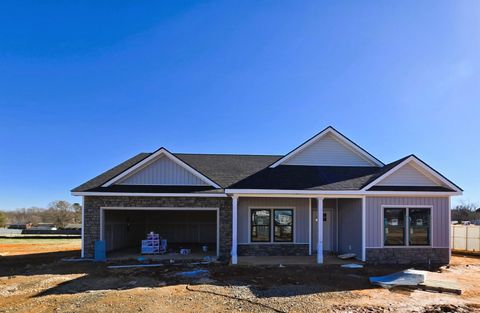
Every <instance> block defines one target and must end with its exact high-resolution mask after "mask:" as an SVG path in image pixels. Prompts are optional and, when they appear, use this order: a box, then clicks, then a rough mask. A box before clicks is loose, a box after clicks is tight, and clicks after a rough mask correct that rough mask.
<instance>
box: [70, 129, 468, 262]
mask: <svg viewBox="0 0 480 313" xmlns="http://www.w3.org/2000/svg"><path fill="white" fill-rule="evenodd" d="M72 194H73V195H75V196H82V197H83V211H82V224H83V225H84V227H83V229H82V238H83V239H82V256H83V257H92V255H93V253H94V241H95V240H97V239H101V240H105V242H106V246H107V251H108V253H110V252H113V251H121V250H122V249H128V248H129V247H136V248H135V249H137V248H138V246H139V242H140V240H141V239H142V238H144V236H145V234H146V233H147V232H149V231H155V232H158V233H160V236H162V237H164V238H168V241H169V244H179V245H187V244H190V245H192V244H193V245H199V244H208V245H209V246H210V247H212V250H213V251H214V253H216V254H217V256H219V257H221V258H230V260H231V263H232V264H237V262H239V259H240V260H241V258H242V257H243V256H309V255H311V256H312V258H315V259H316V262H318V263H323V262H324V255H327V254H328V255H330V254H336V253H355V254H356V256H357V258H358V259H360V260H363V261H366V262H372V263H424V262H425V263H426V262H430V263H448V262H449V259H450V248H449V231H450V226H449V225H450V198H451V197H452V196H456V195H461V194H462V189H460V188H459V187H458V186H457V185H455V184H454V183H453V182H451V181H450V180H448V179H447V178H446V177H444V176H443V175H441V174H440V173H439V172H438V171H436V170H434V169H433V168H432V167H430V166H429V165H428V164H426V163H425V162H424V161H422V160H420V159H419V158H418V157H416V156H415V155H408V156H405V157H403V158H401V159H399V160H397V161H394V162H391V163H388V164H384V163H383V162H381V161H380V160H379V159H377V158H376V157H374V156H373V155H371V154H370V153H368V152H367V151H366V150H364V149H363V148H361V147H360V146H359V145H357V144H355V143H354V142H352V141H351V140H350V139H348V138H347V137H345V136H344V135H342V134H341V133H340V132H338V131H337V130H335V129H334V128H333V127H327V128H326V129H324V130H323V131H321V132H320V133H318V134H317V135H315V136H313V137H312V138H310V139H309V140H307V141H306V142H304V143H302V144H301V145H300V146H298V147H297V148H295V149H293V150H292V151H290V152H289V153H287V154H285V155H230V154H223V155H222V154H186V153H172V152H170V151H168V150H167V149H165V148H160V149H158V150H157V151H155V152H153V153H140V154H138V155H136V156H134V157H132V158H131V159H129V160H126V161H125V162H123V163H121V164H119V165H117V166H115V167H113V168H112V169H110V170H108V171H106V172H104V173H102V174H100V175H99V176H97V177H95V178H93V179H91V180H89V181H87V182H86V183H84V184H82V185H80V186H79V187H77V188H75V189H73V190H72ZM319 216H320V217H322V218H318V217H319ZM213 247H215V248H213Z"/></svg>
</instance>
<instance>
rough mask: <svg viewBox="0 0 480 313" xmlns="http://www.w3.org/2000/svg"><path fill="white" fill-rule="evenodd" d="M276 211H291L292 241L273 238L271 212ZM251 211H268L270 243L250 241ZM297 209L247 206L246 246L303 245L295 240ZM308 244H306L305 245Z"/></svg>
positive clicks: (273, 229)
mask: <svg viewBox="0 0 480 313" xmlns="http://www.w3.org/2000/svg"><path fill="white" fill-rule="evenodd" d="M275 209H278V210H283V209H285V210H293V234H292V237H293V238H292V241H275V239H274V236H275V225H274V218H275V217H274V214H273V210H275ZM252 210H270V212H271V213H270V241H260V242H259V241H252ZM296 210H297V208H296V207H294V206H286V207H282V206H249V207H248V243H247V244H255V245H256V244H259V245H265V244H267V245H271V244H275V245H284V244H289V245H291V244H304V243H297V242H296V240H297V238H296V235H295V233H296V230H297V227H296V225H295V224H296V223H297V212H296ZM307 244H308V243H307Z"/></svg>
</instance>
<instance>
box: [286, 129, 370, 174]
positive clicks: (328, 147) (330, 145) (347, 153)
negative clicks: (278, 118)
mask: <svg viewBox="0 0 480 313" xmlns="http://www.w3.org/2000/svg"><path fill="white" fill-rule="evenodd" d="M283 164H284V165H316V166H322V165H323V166H375V164H373V163H372V162H371V161H369V160H366V159H365V158H362V157H361V156H360V155H359V154H358V153H357V152H355V151H353V150H352V149H350V148H348V147H346V146H345V145H344V144H342V143H340V141H338V140H337V139H335V137H334V136H333V135H332V134H328V135H325V136H324V137H321V138H319V139H318V140H317V141H316V142H314V143H312V144H311V145H309V146H308V147H306V148H305V149H303V150H302V151H300V152H298V153H297V154H296V155H294V156H292V157H291V158H290V159H288V160H286V161H285V162H284V163H283Z"/></svg>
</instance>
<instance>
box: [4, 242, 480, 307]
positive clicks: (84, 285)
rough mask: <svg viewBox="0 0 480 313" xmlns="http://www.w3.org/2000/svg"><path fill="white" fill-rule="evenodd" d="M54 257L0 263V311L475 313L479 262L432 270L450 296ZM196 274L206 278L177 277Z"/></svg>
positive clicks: (277, 274) (209, 268)
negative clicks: (447, 283)
mask: <svg viewBox="0 0 480 313" xmlns="http://www.w3.org/2000/svg"><path fill="white" fill-rule="evenodd" d="M60 246H61V245H59V247H60ZM4 249H6V248H5V244H2V245H0V252H2V253H6V252H9V251H5V250H4ZM15 249H17V248H15ZM37 249H40V250H41V251H43V250H42V248H37ZM37 249H36V250H35V251H39V250H37ZM61 250H62V251H57V252H53V251H52V250H49V249H47V250H45V251H48V252H42V253H37V254H30V255H25V254H23V255H13V253H12V254H9V255H7V256H2V257H0V312H206V311H209V312H239V311H245V312H475V311H479V312H480V258H474V257H463V256H455V257H454V258H453V260H452V264H451V266H450V267H448V268H442V269H437V271H436V272H434V271H433V270H434V269H432V273H431V275H434V276H435V278H436V279H446V280H451V281H456V282H457V283H458V285H459V286H460V287H461V288H462V289H463V294H462V295H460V296H458V295H454V294H448V293H433V292H426V291H420V290H406V289H394V290H386V289H381V288H375V287H372V286H371V285H370V284H369V282H368V277H369V276H372V275H382V274H387V273H391V272H394V271H397V270H400V269H402V268H400V267H379V266H367V267H366V268H363V269H349V270H347V269H342V268H340V267H339V266H338V265H324V266H322V267H317V266H286V267H278V266H270V267H265V266H263V267H231V266H227V265H220V264H215V265H203V266H198V265H190V266H189V265H166V266H162V267H156V268H141V269H108V268H107V265H109V264H99V263H87V262H62V261H61V260H60V259H61V258H64V257H77V256H78V255H79V251H78V250H77V251H64V248H61ZM15 251H17V250H15ZM17 254H19V253H18V252H17ZM197 269H202V270H206V271H205V273H203V274H200V275H197V276H195V277H184V276H179V273H180V272H182V271H192V270H197Z"/></svg>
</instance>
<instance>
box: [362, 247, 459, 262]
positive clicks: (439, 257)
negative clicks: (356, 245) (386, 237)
mask: <svg viewBox="0 0 480 313" xmlns="http://www.w3.org/2000/svg"><path fill="white" fill-rule="evenodd" d="M366 250H367V251H366V252H367V263H372V264H429V263H430V264H448V263H449V260H450V251H449V250H450V249H449V248H367V249H366Z"/></svg>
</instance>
